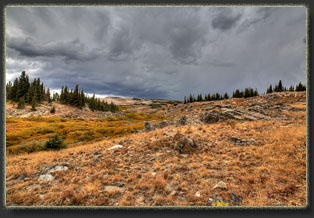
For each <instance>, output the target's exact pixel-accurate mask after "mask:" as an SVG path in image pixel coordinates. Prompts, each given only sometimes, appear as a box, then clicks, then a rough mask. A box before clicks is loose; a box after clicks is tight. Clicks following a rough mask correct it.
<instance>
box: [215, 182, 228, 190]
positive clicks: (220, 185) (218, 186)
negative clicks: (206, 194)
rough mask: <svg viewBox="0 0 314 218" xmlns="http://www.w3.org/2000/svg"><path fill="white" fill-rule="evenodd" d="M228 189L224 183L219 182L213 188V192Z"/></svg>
mask: <svg viewBox="0 0 314 218" xmlns="http://www.w3.org/2000/svg"><path fill="white" fill-rule="evenodd" d="M218 188H220V189H227V184H226V183H224V182H223V181H220V182H218V183H217V184H216V185H215V186H214V187H213V188H212V191H213V190H215V189H218Z"/></svg>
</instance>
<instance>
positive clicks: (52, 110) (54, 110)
mask: <svg viewBox="0 0 314 218" xmlns="http://www.w3.org/2000/svg"><path fill="white" fill-rule="evenodd" d="M55 112H56V108H55V106H53V107H52V108H51V110H50V113H52V114H54V113H55Z"/></svg>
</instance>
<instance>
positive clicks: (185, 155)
mask: <svg viewBox="0 0 314 218" xmlns="http://www.w3.org/2000/svg"><path fill="white" fill-rule="evenodd" d="M181 156H182V157H185V158H187V157H188V156H189V155H188V154H181Z"/></svg>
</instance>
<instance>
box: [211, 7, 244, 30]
mask: <svg viewBox="0 0 314 218" xmlns="http://www.w3.org/2000/svg"><path fill="white" fill-rule="evenodd" d="M241 17H242V14H232V10H231V9H230V8H222V9H220V12H219V13H218V14H217V15H216V16H215V17H214V19H213V20H212V27H213V28H214V29H220V30H222V31H226V30H228V29H230V28H232V27H233V26H234V25H236V24H237V22H238V21H239V20H240V18H241Z"/></svg>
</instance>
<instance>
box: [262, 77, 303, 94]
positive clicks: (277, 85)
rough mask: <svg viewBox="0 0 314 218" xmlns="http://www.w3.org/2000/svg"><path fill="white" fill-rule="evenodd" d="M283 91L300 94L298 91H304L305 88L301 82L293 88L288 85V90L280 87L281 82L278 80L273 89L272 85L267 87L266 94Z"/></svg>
mask: <svg viewBox="0 0 314 218" xmlns="http://www.w3.org/2000/svg"><path fill="white" fill-rule="evenodd" d="M285 91H290V92H294V91H296V92H300V91H306V86H305V85H303V84H302V83H301V82H300V83H299V84H297V85H296V86H295V88H294V86H293V85H290V87H289V89H287V88H286V87H284V86H283V85H282V82H281V80H279V82H278V84H276V85H275V87H274V88H273V86H272V84H270V85H269V87H268V89H267V91H266V93H272V92H285Z"/></svg>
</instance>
